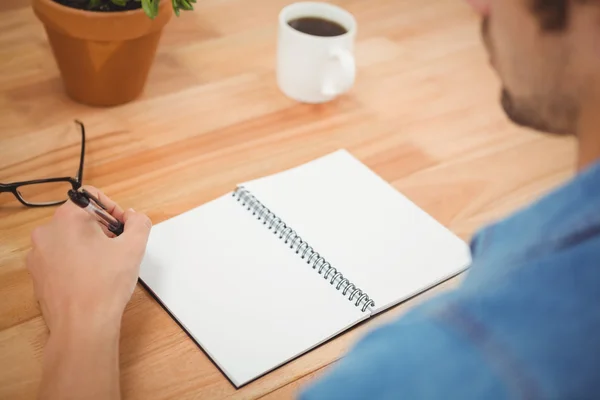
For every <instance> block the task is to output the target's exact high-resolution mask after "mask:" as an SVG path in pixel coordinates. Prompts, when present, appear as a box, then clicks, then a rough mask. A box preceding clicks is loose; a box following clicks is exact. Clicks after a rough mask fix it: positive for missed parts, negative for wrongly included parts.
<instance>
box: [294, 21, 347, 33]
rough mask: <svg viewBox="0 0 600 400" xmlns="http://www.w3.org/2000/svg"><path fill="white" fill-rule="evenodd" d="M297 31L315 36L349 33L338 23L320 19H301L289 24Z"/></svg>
mask: <svg viewBox="0 0 600 400" xmlns="http://www.w3.org/2000/svg"><path fill="white" fill-rule="evenodd" d="M288 25H289V26H291V27H292V28H294V29H295V30H297V31H300V32H302V33H306V34H308V35H313V36H325V37H329V36H340V35H343V34H344V33H346V32H348V31H347V30H346V28H344V27H343V26H342V25H340V24H338V23H337V22H334V21H330V20H328V19H324V18H319V17H301V18H296V19H293V20H291V21H289V22H288Z"/></svg>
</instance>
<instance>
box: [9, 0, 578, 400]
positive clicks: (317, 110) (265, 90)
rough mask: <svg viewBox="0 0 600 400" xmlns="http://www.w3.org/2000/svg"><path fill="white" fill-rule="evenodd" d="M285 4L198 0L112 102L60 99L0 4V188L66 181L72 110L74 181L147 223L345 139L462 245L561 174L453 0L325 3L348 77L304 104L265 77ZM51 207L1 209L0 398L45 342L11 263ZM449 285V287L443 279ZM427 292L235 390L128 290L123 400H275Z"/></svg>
mask: <svg viewBox="0 0 600 400" xmlns="http://www.w3.org/2000/svg"><path fill="white" fill-rule="evenodd" d="M290 2H291V1H290V0H253V1H247V0H199V3H198V5H197V7H196V11H195V12H193V13H185V14H184V15H183V16H181V17H180V18H179V19H174V20H173V21H172V22H171V23H170V24H169V25H168V27H167V29H166V32H165V36H164V38H163V40H162V43H161V47H160V51H159V54H158V55H157V59H156V63H155V65H154V68H153V70H152V74H151V77H150V81H149V84H148V87H147V90H146V92H145V94H144V95H143V97H142V98H140V99H139V100H138V101H136V102H134V103H131V104H128V105H125V106H121V107H116V108H112V109H94V108H88V107H85V106H82V105H79V104H76V103H74V102H72V101H70V100H69V99H68V98H67V97H66V96H65V95H64V94H63V92H62V89H61V83H60V80H59V76H58V71H57V68H56V66H55V65H54V61H53V59H52V57H51V53H50V49H49V47H48V44H47V41H46V38H45V35H44V32H43V29H42V26H41V25H40V23H39V22H38V21H37V20H36V19H35V17H34V15H33V13H32V12H31V9H30V8H29V5H28V4H27V2H26V1H25V0H2V1H1V2H0V71H1V73H0V182H10V181H14V180H17V179H33V178H39V177H47V176H52V175H55V174H56V173H58V172H59V171H60V172H63V173H68V174H70V175H72V174H74V173H75V168H76V164H77V161H76V158H77V155H76V154H77V141H78V138H77V137H76V135H74V136H72V137H69V138H66V137H65V135H59V133H60V132H61V128H62V127H64V126H66V125H68V124H69V122H70V121H72V120H73V118H79V119H80V120H82V121H83V122H84V123H85V124H86V127H87V132H88V136H89V137H88V142H87V146H88V148H87V156H86V162H85V183H88V184H92V185H95V186H97V187H100V188H102V189H103V190H104V191H105V192H106V193H107V194H108V195H110V196H111V197H113V198H114V199H115V200H117V201H118V202H119V203H120V204H121V205H123V206H124V207H133V208H135V209H136V210H137V211H143V212H146V213H147V214H148V215H149V216H150V217H151V218H152V220H153V222H154V223H155V224H156V223H158V222H160V221H163V220H165V219H167V218H169V217H172V216H175V215H177V214H180V213H181V212H183V211H186V210H188V209H190V208H193V207H195V206H197V205H200V204H202V203H204V202H206V201H208V200H210V199H212V198H215V197H217V196H219V195H221V194H223V193H225V192H227V191H229V190H231V189H232V188H233V187H234V185H235V184H236V183H239V182H242V181H245V180H250V179H252V178H256V177H259V176H262V175H265V174H270V173H274V172H276V171H279V170H281V169H283V168H288V167H292V166H295V165H297V164H300V163H303V162H306V161H309V160H311V159H313V158H315V157H317V156H321V155H324V154H326V153H328V152H331V151H333V150H335V149H338V148H341V147H345V148H347V149H348V150H349V151H351V152H352V153H353V154H354V155H356V156H357V157H358V158H359V159H360V160H361V161H363V162H364V163H366V164H367V165H368V166H369V167H371V168H372V169H373V170H374V171H376V172H377V173H379V174H380V175H381V176H382V177H383V178H384V179H386V180H387V181H388V182H390V183H391V184H393V185H394V186H395V187H396V188H397V189H398V190H400V191H401V192H402V193H404V194H405V195H407V196H408V197H409V198H411V199H412V200H413V201H414V202H416V203H417V204H418V205H419V206H421V207H422V208H423V209H425V210H426V211H427V212H429V213H431V214H432V215H433V216H434V217H435V218H437V219H438V220H439V221H440V222H442V223H443V224H445V225H447V226H448V227H449V228H450V229H452V230H453V231H454V232H456V233H457V234H458V235H459V236H461V237H462V238H463V239H465V240H469V239H470V237H471V235H472V234H473V233H474V232H475V231H476V230H477V229H478V228H479V227H481V226H482V225H483V224H485V223H488V222H490V221H492V220H494V219H496V218H500V217H502V216H503V215H505V214H507V213H509V212H511V211H512V210H514V209H516V208H517V207H519V206H521V205H523V204H524V203H527V202H529V201H531V200H532V199H533V198H535V197H537V196H539V195H540V194H542V193H543V192H545V191H547V190H549V189H550V188H551V187H552V186H554V185H556V184H558V183H560V182H563V181H564V180H566V179H568V178H569V177H570V176H571V175H572V174H573V172H574V171H573V167H572V166H573V162H574V145H573V142H572V141H571V140H570V139H564V138H554V137H547V136H543V135H539V134H534V133H531V132H525V131H523V130H521V129H518V128H516V127H514V126H512V125H511V124H510V123H508V122H507V121H506V119H505V117H504V115H503V114H502V112H501V110H500V108H499V106H498V101H497V98H498V88H499V85H498V83H497V81H496V78H495V76H494V74H493V72H492V71H491V70H490V69H489V67H488V64H487V56H486V55H485V52H484V50H483V48H482V46H481V44H480V39H479V21H478V18H477V17H476V16H475V15H474V14H473V13H472V12H471V10H470V9H469V8H468V6H467V5H466V4H463V3H462V2H460V1H456V0H428V1H424V0H368V1H365V0H336V1H335V3H338V4H340V5H342V6H344V7H345V8H347V9H348V10H349V11H351V12H352V13H354V14H355V16H356V18H357V20H358V26H359V33H358V41H357V49H356V53H357V59H358V66H359V72H358V80H357V83H356V85H355V87H354V89H353V90H352V92H351V93H350V94H348V95H347V96H344V97H343V98H340V99H338V100H337V101H334V102H332V103H330V104H326V105H320V106H310V105H301V104H297V103H295V102H294V101H292V100H289V99H287V98H285V97H284V96H283V95H282V94H281V93H280V92H279V91H278V89H277V86H276V84H275V79H274V59H275V39H276V28H277V24H276V18H277V14H278V12H279V10H280V9H281V8H282V7H283V6H284V5H285V4H287V3H290ZM53 211H54V210H53V209H26V208H24V207H22V206H20V205H18V204H16V203H10V204H8V205H7V204H4V206H2V207H0V299H1V300H0V399H30V398H34V396H35V393H36V388H37V385H38V384H39V379H40V372H41V364H40V360H41V355H42V352H43V346H44V343H45V341H46V338H47V331H46V327H45V325H44V321H43V319H42V318H41V316H40V312H39V309H38V307H37V304H36V302H35V299H34V297H33V292H32V285H31V281H30V278H29V275H28V273H27V271H26V270H25V269H24V262H23V259H24V255H25V253H26V252H27V250H28V248H29V246H30V241H29V233H30V231H31V229H32V228H33V227H34V226H36V225H37V224H40V223H43V222H45V221H47V220H48V219H49V218H50V216H51V215H52V213H53ZM455 283H456V282H450V283H448V284H447V285H446V286H448V285H453V284H455ZM442 289H443V288H441V287H440V288H437V289H435V290H433V291H430V292H428V293H426V294H424V295H422V296H419V297H418V298H417V299H415V300H413V301H410V302H407V303H405V304H403V305H401V306H399V307H396V308H395V309H393V310H391V311H389V312H387V313H385V314H384V315H382V316H380V317H377V318H375V319H374V320H373V321H371V322H369V323H368V324H365V325H362V326H360V327H359V328H358V329H355V330H352V331H350V332H349V333H347V334H345V335H343V336H341V337H339V338H337V339H335V340H333V341H331V342H329V343H327V344H326V345H324V346H322V347H320V348H318V349H316V350H314V351H312V352H310V353H308V354H307V355H305V356H303V357H301V358H299V359H297V360H295V361H294V362H292V363H290V364H288V365H286V366H284V367H282V368H280V369H277V370H276V371H274V372H272V373H270V374H269V375H267V376H265V377H263V378H261V379H259V380H257V381H255V382H254V383H251V384H250V385H248V386H246V387H244V388H242V389H240V390H235V388H234V387H233V386H232V385H231V384H230V383H229V382H228V381H227V379H226V378H225V377H224V376H223V375H222V374H221V373H220V372H219V370H218V369H217V368H216V367H215V365H213V364H212V362H211V361H210V360H209V359H208V358H207V357H206V356H205V355H204V353H203V352H202V351H200V350H199V349H198V348H197V347H196V345H195V344H194V343H193V342H192V341H191V340H190V339H189V338H188V337H187V336H186V334H185V333H184V332H183V331H182V330H181V329H180V328H179V326H178V325H177V324H176V323H175V322H173V320H171V318H170V317H169V316H168V315H167V314H166V313H165V312H164V311H163V310H162V308H161V307H160V306H159V305H158V304H157V303H156V302H155V301H154V300H152V299H151V297H150V296H149V295H148V294H147V293H146V292H145V291H144V290H143V289H141V288H140V287H138V288H137V290H136V291H135V294H134V296H133V299H132V300H131V303H130V305H129V307H128V308H127V311H126V313H125V316H124V323H123V332H122V342H121V365H122V388H123V392H124V394H125V398H128V399H173V398H177V399H191V398H198V399H199V398H202V399H204V398H207V399H221V398H236V399H247V398H259V397H262V398H264V399H278V398H290V397H292V396H293V394H294V392H295V391H296V390H297V389H298V388H299V387H301V386H302V385H303V384H305V383H306V382H308V381H309V380H310V379H312V378H314V377H316V376H318V375H319V374H320V373H321V372H322V370H323V369H324V368H325V367H327V366H328V365H329V364H331V363H333V362H334V361H335V360H336V359H337V358H339V357H340V356H342V355H343V353H344V351H345V350H346V349H348V347H349V346H350V345H351V344H352V343H353V342H354V341H355V340H356V339H357V338H358V337H360V335H362V334H364V333H365V332H366V331H367V330H368V329H371V328H372V327H374V326H375V325H377V324H381V323H382V322H385V321H386V320H389V319H391V318H395V317H396V316H397V315H398V314H400V313H402V312H404V311H405V310H406V308H407V307H410V306H412V305H414V304H415V303H416V302H418V301H422V300H423V299H425V298H427V297H428V296H431V295H433V294H435V293H436V292H437V291H439V290H442Z"/></svg>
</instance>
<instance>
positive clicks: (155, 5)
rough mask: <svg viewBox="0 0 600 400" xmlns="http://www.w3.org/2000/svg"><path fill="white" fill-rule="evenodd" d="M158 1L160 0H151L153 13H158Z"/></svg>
mask: <svg viewBox="0 0 600 400" xmlns="http://www.w3.org/2000/svg"><path fill="white" fill-rule="evenodd" d="M159 3H160V0H153V5H154V15H155V16H156V15H158V4H159Z"/></svg>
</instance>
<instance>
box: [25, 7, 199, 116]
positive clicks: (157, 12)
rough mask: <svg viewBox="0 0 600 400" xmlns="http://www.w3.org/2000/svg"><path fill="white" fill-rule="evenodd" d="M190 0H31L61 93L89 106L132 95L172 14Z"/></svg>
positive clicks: (138, 90) (138, 89) (120, 100)
mask: <svg viewBox="0 0 600 400" xmlns="http://www.w3.org/2000/svg"><path fill="white" fill-rule="evenodd" d="M195 2H196V0H162V1H161V0H32V5H33V10H34V12H35V14H36V15H37V17H38V18H39V19H40V21H41V22H42V23H43V25H44V28H45V30H46V34H47V36H48V40H49V42H50V46H51V48H52V53H53V55H54V58H55V60H56V63H57V65H58V68H59V70H60V73H61V76H62V80H63V83H64V87H65V90H66V92H67V94H68V95H69V96H70V97H71V98H73V99H74V100H76V101H78V102H80V103H84V104H88V105H93V106H114V105H118V104H123V103H126V102H129V101H131V100H133V99H135V98H136V97H138V96H139V95H140V94H141V92H142V91H143V89H144V86H145V83H146V79H147V77H148V72H149V71H150V67H151V66H152V63H153V61H154V56H155V53H156V48H157V46H158V42H159V39H160V36H161V34H162V30H163V27H164V26H165V25H166V24H167V22H169V20H170V19H171V17H172V15H173V12H175V14H176V15H179V12H180V10H192V9H193V5H192V3H195Z"/></svg>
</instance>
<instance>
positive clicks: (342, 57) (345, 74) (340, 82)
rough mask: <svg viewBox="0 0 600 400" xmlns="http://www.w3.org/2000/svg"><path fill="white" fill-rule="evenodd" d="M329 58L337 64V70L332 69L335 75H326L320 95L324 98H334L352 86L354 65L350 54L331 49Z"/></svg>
mask: <svg viewBox="0 0 600 400" xmlns="http://www.w3.org/2000/svg"><path fill="white" fill-rule="evenodd" d="M329 57H330V60H331V61H333V62H335V63H336V64H337V66H336V67H337V68H334V69H333V71H336V72H337V73H329V74H326V76H325V79H324V80H323V86H322V89H321V93H322V94H323V95H324V96H328V97H335V96H338V95H340V94H342V93H344V92H346V91H347V90H349V89H350V88H351V87H352V85H353V84H354V80H355V79H356V63H355V61H354V56H353V55H352V53H351V52H350V51H348V50H346V49H341V48H336V49H333V50H332V51H331V53H330V55H329Z"/></svg>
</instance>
